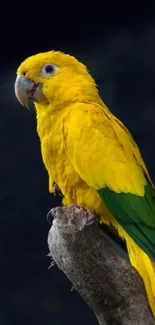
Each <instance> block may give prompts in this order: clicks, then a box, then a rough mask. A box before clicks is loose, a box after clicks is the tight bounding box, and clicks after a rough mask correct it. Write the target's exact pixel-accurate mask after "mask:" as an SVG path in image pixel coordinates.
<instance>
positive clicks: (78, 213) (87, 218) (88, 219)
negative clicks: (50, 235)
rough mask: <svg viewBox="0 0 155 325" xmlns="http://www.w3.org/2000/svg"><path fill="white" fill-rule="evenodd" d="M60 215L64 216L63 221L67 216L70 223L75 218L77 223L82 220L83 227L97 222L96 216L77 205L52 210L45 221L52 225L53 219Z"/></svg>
mask: <svg viewBox="0 0 155 325" xmlns="http://www.w3.org/2000/svg"><path fill="white" fill-rule="evenodd" d="M60 214H61V215H62V216H64V219H65V217H66V216H67V218H68V219H69V220H70V221H72V220H73V221H75V220H74V219H75V218H76V217H77V218H78V219H79V221H80V220H83V222H82V224H83V226H89V225H92V224H93V223H94V222H95V221H96V220H97V218H96V215H95V214H94V213H93V212H91V211H90V210H89V209H87V208H85V207H82V206H80V205H78V204H71V205H67V206H63V207H57V208H52V209H51V210H50V211H49V212H48V213H47V221H48V222H49V223H50V224H52V223H53V219H55V218H57V217H58V215H60Z"/></svg>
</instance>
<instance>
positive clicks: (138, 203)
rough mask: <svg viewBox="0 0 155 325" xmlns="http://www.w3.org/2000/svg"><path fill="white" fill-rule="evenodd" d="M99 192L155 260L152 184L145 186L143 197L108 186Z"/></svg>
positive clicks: (120, 221) (126, 228)
mask: <svg viewBox="0 0 155 325" xmlns="http://www.w3.org/2000/svg"><path fill="white" fill-rule="evenodd" d="M98 193H99V195H100V196H101V198H102V200H103V201H104V203H105V204H106V206H107V207H108V209H109V211H110V212H111V213H112V214H113V216H114V217H115V219H116V220H117V221H118V222H119V224H120V225H121V226H122V227H123V228H124V229H125V230H126V232H127V233H128V234H129V235H130V236H131V237H132V238H133V239H134V241H135V242H136V243H137V244H138V245H139V246H140V247H141V248H142V249H143V250H144V251H145V252H146V253H147V254H148V255H149V256H150V257H151V258H152V259H153V260H154V261H155V190H154V188H153V187H152V186H151V184H149V183H147V185H146V186H145V195H144V196H143V197H141V196H137V195H134V194H130V193H116V192H114V191H112V190H110V189H109V188H108V187H106V188H102V189H100V190H99V191H98Z"/></svg>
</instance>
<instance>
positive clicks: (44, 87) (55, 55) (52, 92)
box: [15, 51, 98, 109]
mask: <svg viewBox="0 0 155 325" xmlns="http://www.w3.org/2000/svg"><path fill="white" fill-rule="evenodd" d="M15 94H16V97H17V99H18V100H19V102H20V103H21V104H22V105H24V106H27V107H28V101H29V100H32V101H33V102H34V103H35V106H36V108H38V107H39V105H40V106H41V107H43V108H44V109H46V107H47V105H49V104H51V103H52V104H53V105H52V106H53V107H54V105H57V104H58V106H60V104H66V103H70V102H75V101H82V100H93V99H94V97H96V96H98V89H97V87H96V84H95V81H94V80H93V78H92V77H91V75H90V74H89V72H88V70H87V68H86V67H85V65H84V64H82V63H81V62H79V61H78V60H77V59H76V58H75V57H73V56H70V55H68V54H64V53H62V52H57V51H49V52H45V53H39V54H36V55H33V56H31V57H29V58H27V59H26V60H25V61H23V62H22V63H21V65H20V66H19V67H18V69H17V78H16V82H15Z"/></svg>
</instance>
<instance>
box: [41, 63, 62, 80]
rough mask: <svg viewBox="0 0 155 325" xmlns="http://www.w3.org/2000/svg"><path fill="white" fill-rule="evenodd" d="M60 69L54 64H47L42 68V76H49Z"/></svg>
mask: <svg viewBox="0 0 155 325" xmlns="http://www.w3.org/2000/svg"><path fill="white" fill-rule="evenodd" d="M57 71H58V67H57V66H56V65H54V64H45V65H44V66H43V67H42V69H41V76H43V77H49V76H52V75H53V74H54V73H56V72H57Z"/></svg>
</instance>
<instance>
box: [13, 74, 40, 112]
mask: <svg viewBox="0 0 155 325" xmlns="http://www.w3.org/2000/svg"><path fill="white" fill-rule="evenodd" d="M15 95H16V97H17V99H18V101H19V102H20V103H21V104H22V105H23V106H25V107H27V108H29V107H28V102H29V100H32V101H33V102H39V101H41V100H42V99H43V98H44V95H43V93H42V85H41V84H40V83H35V82H34V81H33V80H31V79H26V78H24V76H23V75H17V78H16V81H15Z"/></svg>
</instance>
